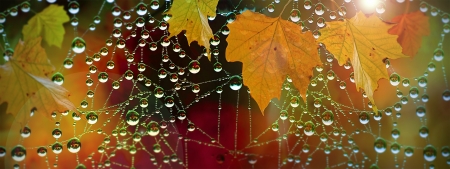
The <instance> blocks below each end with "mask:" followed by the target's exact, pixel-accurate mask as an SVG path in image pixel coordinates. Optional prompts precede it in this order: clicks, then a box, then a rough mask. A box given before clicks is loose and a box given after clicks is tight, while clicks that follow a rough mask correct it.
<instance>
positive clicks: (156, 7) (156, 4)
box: [150, 0, 159, 10]
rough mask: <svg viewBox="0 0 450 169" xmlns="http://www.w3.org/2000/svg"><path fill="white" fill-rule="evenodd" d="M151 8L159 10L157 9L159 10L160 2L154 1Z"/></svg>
mask: <svg viewBox="0 0 450 169" xmlns="http://www.w3.org/2000/svg"><path fill="white" fill-rule="evenodd" d="M150 8H152V9H153V10H157V9H158V8H159V2H158V0H153V1H152V2H151V3H150Z"/></svg>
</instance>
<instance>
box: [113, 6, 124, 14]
mask: <svg viewBox="0 0 450 169" xmlns="http://www.w3.org/2000/svg"><path fill="white" fill-rule="evenodd" d="M111 13H112V15H113V16H119V15H120V14H121V13H122V10H121V9H120V8H119V7H118V6H114V7H112V9H111Z"/></svg>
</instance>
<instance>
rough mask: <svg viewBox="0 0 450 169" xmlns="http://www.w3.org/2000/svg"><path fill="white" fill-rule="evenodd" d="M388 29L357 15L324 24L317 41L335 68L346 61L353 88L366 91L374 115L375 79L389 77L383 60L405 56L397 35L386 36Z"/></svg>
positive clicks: (373, 19) (377, 20)
mask: <svg viewBox="0 0 450 169" xmlns="http://www.w3.org/2000/svg"><path fill="white" fill-rule="evenodd" d="M392 26H393V25H390V24H387V23H384V22H382V21H381V20H380V19H379V18H377V17H376V16H374V15H372V16H369V17H366V16H365V15H364V14H363V13H362V12H359V13H358V14H356V15H355V16H354V17H353V18H352V19H350V20H344V21H333V22H329V23H327V27H326V28H324V29H322V30H321V34H322V35H321V36H320V38H319V39H318V41H320V42H322V43H323V44H325V46H326V48H327V50H328V51H330V52H331V53H332V54H333V55H334V57H335V58H336V59H337V61H338V63H339V65H341V66H342V65H343V64H345V62H347V60H349V59H350V61H351V63H352V66H353V71H354V76H355V83H356V88H357V90H358V91H359V88H362V89H363V90H364V92H366V95H367V97H368V98H369V100H370V101H371V102H372V104H373V107H372V108H373V110H374V112H375V113H378V109H377V107H376V106H375V101H374V99H373V93H374V91H375V90H376V89H377V87H378V80H379V79H382V78H386V79H388V78H389V77H388V76H389V75H388V72H387V70H386V66H385V64H384V63H383V59H385V58H390V59H398V58H403V57H407V56H405V55H403V54H402V47H401V46H400V45H399V44H398V43H397V41H396V38H397V36H395V35H390V34H388V33H387V31H388V29H389V28H391V27H392Z"/></svg>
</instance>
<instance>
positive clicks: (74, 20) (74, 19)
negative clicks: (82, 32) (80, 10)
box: [70, 16, 78, 26]
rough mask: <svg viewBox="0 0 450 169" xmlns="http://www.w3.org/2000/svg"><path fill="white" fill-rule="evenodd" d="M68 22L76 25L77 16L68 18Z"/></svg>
mask: <svg viewBox="0 0 450 169" xmlns="http://www.w3.org/2000/svg"><path fill="white" fill-rule="evenodd" d="M70 24H71V25H72V26H78V18H77V17H75V16H74V17H72V19H70Z"/></svg>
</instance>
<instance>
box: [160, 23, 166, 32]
mask: <svg viewBox="0 0 450 169" xmlns="http://www.w3.org/2000/svg"><path fill="white" fill-rule="evenodd" d="M159 29H160V30H166V29H167V22H166V21H161V22H159Z"/></svg>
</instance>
